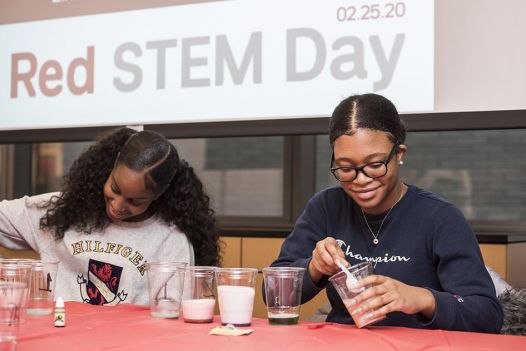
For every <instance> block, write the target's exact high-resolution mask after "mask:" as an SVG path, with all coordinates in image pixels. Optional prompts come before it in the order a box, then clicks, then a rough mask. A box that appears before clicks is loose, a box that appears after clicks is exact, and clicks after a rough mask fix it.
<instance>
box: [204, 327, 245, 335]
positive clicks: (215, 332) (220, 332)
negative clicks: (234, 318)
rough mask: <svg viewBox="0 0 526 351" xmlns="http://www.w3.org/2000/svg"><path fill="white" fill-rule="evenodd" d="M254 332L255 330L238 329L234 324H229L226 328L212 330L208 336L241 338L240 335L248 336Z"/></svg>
mask: <svg viewBox="0 0 526 351" xmlns="http://www.w3.org/2000/svg"><path fill="white" fill-rule="evenodd" d="M253 331H254V329H238V328H236V327H235V326H233V325H232V324H227V325H225V326H221V327H215V328H214V329H212V330H210V333H208V335H229V336H240V335H248V334H250V333H252V332H253Z"/></svg>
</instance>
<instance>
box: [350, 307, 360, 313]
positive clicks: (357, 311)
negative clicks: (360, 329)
mask: <svg viewBox="0 0 526 351" xmlns="http://www.w3.org/2000/svg"><path fill="white" fill-rule="evenodd" d="M360 312H362V309H361V308H357V309H355V310H354V311H352V313H351V314H358V313H360Z"/></svg>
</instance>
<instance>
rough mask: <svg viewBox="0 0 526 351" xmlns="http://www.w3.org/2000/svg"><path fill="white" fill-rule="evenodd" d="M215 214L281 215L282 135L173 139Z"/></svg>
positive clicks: (282, 192)
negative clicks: (196, 175) (200, 183)
mask: <svg viewBox="0 0 526 351" xmlns="http://www.w3.org/2000/svg"><path fill="white" fill-rule="evenodd" d="M173 142H174V144H175V145H176V147H177V149H178V151H179V153H180V155H181V157H182V158H184V159H186V160H187V161H188V163H189V164H190V165H191V166H192V167H193V168H194V169H195V171H196V173H197V174H198V176H199V178H200V179H201V181H202V182H203V183H204V185H205V187H206V190H207V192H208V194H209V195H210V198H211V200H212V207H213V208H214V209H215V211H216V213H217V215H219V216H234V217H282V216H284V207H283V206H284V205H283V203H284V201H283V197H284V172H283V168H284V166H283V155H284V138H283V137H246V138H245V137H237V138H210V139H178V140H173Z"/></svg>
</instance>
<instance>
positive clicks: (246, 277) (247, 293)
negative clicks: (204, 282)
mask: <svg viewBox="0 0 526 351" xmlns="http://www.w3.org/2000/svg"><path fill="white" fill-rule="evenodd" d="M257 275H258V270H257V269H255V268H219V269H218V270H217V271H216V279H217V295H218V298H219V314H220V315H221V323H222V324H223V325H226V324H233V325H234V326H237V327H245V326H249V325H250V324H251V323H252V311H253V309H254V296H255V287H256V279H257Z"/></svg>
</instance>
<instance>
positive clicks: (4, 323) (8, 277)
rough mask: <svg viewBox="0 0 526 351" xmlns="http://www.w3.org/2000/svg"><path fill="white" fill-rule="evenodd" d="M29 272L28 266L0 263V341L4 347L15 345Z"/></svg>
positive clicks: (25, 299) (29, 267) (26, 291)
mask: <svg viewBox="0 0 526 351" xmlns="http://www.w3.org/2000/svg"><path fill="white" fill-rule="evenodd" d="M30 270H31V266H29V265H22V264H13V263H0V340H1V341H2V344H3V346H5V347H11V346H12V345H16V336H17V334H18V327H19V325H20V323H21V318H20V316H21V314H22V313H23V306H24V304H25V303H27V296H28V285H29V276H30Z"/></svg>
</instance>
